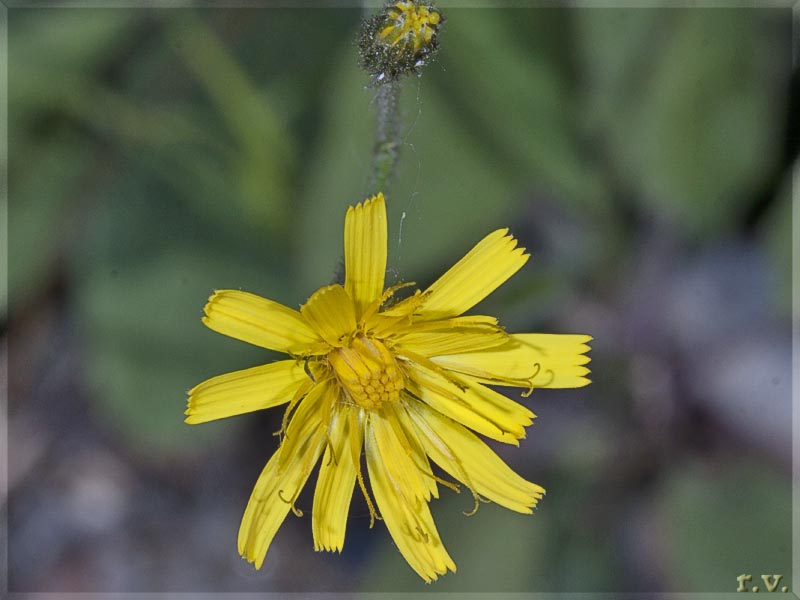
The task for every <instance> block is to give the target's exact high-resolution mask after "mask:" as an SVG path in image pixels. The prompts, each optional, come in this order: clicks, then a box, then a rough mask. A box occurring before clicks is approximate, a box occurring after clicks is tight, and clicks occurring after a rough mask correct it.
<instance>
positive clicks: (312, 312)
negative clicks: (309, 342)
mask: <svg viewBox="0 0 800 600" xmlns="http://www.w3.org/2000/svg"><path fill="white" fill-rule="evenodd" d="M300 312H301V313H302V315H303V316H304V317H305V319H306V321H308V324H309V325H311V327H312V328H314V330H315V331H316V332H317V333H318V334H319V335H320V336H321V337H322V338H323V339H324V340H325V341H326V342H328V343H329V344H330V345H331V346H337V347H341V346H342V345H343V343H344V341H345V340H344V338H346V337H347V336H348V335H349V334H352V333H353V332H354V331H355V328H356V315H355V309H354V307H353V301H352V300H351V299H350V296H348V295H347V293H346V292H345V291H344V288H343V287H342V286H340V285H336V284H335V285H329V286H326V287H324V288H320V289H318V290H317V291H316V292H314V293H313V294H312V295H311V297H310V298H309V299H308V302H306V303H305V304H304V305H303V306H301V307H300Z"/></svg>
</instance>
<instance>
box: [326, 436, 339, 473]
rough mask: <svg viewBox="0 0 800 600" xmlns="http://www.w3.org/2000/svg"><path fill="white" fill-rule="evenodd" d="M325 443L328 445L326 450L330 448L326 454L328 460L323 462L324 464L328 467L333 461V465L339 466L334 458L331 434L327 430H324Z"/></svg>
mask: <svg viewBox="0 0 800 600" xmlns="http://www.w3.org/2000/svg"><path fill="white" fill-rule="evenodd" d="M325 445H326V446H327V447H328V450H330V454H328V462H327V463H325V466H326V467H329V466H330V464H331V461H333V464H334V465H335V466H339V461H338V460H337V458H336V450H335V449H334V447H333V440H331V436H330V434H329V433H328V432H327V431H326V432H325Z"/></svg>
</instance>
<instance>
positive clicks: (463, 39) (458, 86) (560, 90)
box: [432, 8, 603, 206]
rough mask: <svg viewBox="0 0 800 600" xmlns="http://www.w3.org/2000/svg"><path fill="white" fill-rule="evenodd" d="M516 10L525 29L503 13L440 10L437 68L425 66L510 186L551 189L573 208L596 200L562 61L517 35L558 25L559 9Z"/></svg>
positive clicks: (597, 190) (598, 192)
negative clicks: (443, 21)
mask: <svg viewBox="0 0 800 600" xmlns="http://www.w3.org/2000/svg"><path fill="white" fill-rule="evenodd" d="M520 13H521V16H520V17H519V18H518V19H517V21H519V20H522V19H525V20H526V23H528V24H529V27H528V28H527V29H528V30H527V31H525V32H523V31H522V29H523V25H521V24H520V23H519V22H517V23H515V24H514V25H513V27H512V26H511V25H510V24H509V22H508V21H509V19H508V13H507V12H506V11H498V10H494V9H492V10H475V9H468V10H465V9H462V10H458V9H454V10H450V11H448V15H449V17H448V21H447V27H446V31H445V34H444V42H443V44H445V47H444V49H443V50H442V54H441V63H442V66H441V67H438V65H434V66H433V67H432V70H436V69H437V67H438V68H439V69H441V72H439V73H435V75H436V77H437V79H441V80H442V81H443V82H444V83H445V85H446V87H447V88H448V91H449V94H448V96H447V101H451V102H452V103H453V107H452V109H451V110H457V111H458V113H459V114H460V115H461V117H460V120H461V123H462V124H463V125H464V126H465V127H467V129H468V130H469V131H470V133H471V135H473V136H475V139H474V140H473V144H475V145H477V146H478V147H483V148H484V153H485V154H484V161H486V162H492V163H494V164H495V165H496V166H497V167H498V168H500V169H502V171H504V174H505V175H506V176H507V177H509V178H510V179H511V180H512V181H514V180H515V181H516V182H517V183H518V184H519V183H521V184H524V185H530V184H531V182H533V183H534V184H535V185H536V186H537V187H539V188H541V189H553V190H556V191H557V192H558V193H559V195H560V197H561V198H563V199H564V201H566V202H570V203H573V204H574V205H576V206H587V205H588V206H593V205H596V203H597V201H598V200H599V199H600V198H601V197H602V194H603V189H602V185H601V182H600V180H599V177H598V173H596V172H594V170H593V166H592V165H591V163H588V162H587V161H586V159H585V157H584V156H583V155H582V152H581V148H580V145H579V140H578V137H577V130H576V129H575V127H574V125H575V111H576V106H575V102H574V100H573V95H572V91H571V89H570V87H569V86H568V85H567V82H566V81H565V77H564V72H563V65H562V64H559V63H555V62H553V55H552V53H549V52H547V51H546V50H545V48H544V47H540V48H536V49H531V48H530V47H529V46H530V44H523V43H522V42H521V41H520V40H519V39H518V35H519V37H521V38H522V39H523V40H524V39H525V37H523V35H524V36H527V37H530V36H531V35H534V34H535V29H534V28H547V27H548V26H551V27H553V28H555V27H562V28H563V22H562V21H563V13H562V12H561V11H558V10H551V9H549V8H548V9H542V10H529V11H520ZM564 33H565V35H566V31H565V32H564ZM515 34H518V35H515ZM560 43H561V47H560V50H561V52H562V53H563V43H564V42H563V39H562V40H561V42H560Z"/></svg>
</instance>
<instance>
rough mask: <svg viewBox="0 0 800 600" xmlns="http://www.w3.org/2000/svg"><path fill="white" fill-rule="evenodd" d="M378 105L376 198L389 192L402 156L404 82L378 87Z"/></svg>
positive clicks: (374, 157)
mask: <svg viewBox="0 0 800 600" xmlns="http://www.w3.org/2000/svg"><path fill="white" fill-rule="evenodd" d="M375 103H376V105H377V117H378V125H377V128H376V132H375V145H374V146H373V149H372V170H371V175H370V182H369V187H370V190H371V194H373V195H374V194H377V193H378V192H384V191H386V186H387V185H388V184H389V180H390V179H391V178H392V175H393V174H394V170H395V165H396V164H397V158H398V156H399V154H400V146H401V144H402V142H401V140H400V81H399V80H398V79H393V80H390V81H386V82H384V83H382V84H380V85H378V89H377V91H376V93H375Z"/></svg>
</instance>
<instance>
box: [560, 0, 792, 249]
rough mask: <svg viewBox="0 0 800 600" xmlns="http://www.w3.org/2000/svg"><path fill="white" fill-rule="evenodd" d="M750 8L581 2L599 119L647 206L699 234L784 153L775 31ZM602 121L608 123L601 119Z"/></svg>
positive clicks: (736, 210)
mask: <svg viewBox="0 0 800 600" xmlns="http://www.w3.org/2000/svg"><path fill="white" fill-rule="evenodd" d="M765 14H767V13H763V12H761V13H754V12H753V11H750V10H746V9H695V8H692V9H648V10H638V9H607V10H606V9H603V10H585V11H578V12H577V13H576V17H577V20H578V23H579V31H580V32H581V33H582V34H583V35H582V36H581V38H580V39H581V40H582V41H583V51H582V57H583V61H584V64H585V66H586V69H587V71H588V73H587V76H588V80H589V82H590V94H589V101H588V103H587V105H586V112H587V119H586V120H587V121H588V122H590V123H593V124H594V126H596V127H599V128H600V129H599V135H600V136H602V138H601V139H603V142H604V143H607V144H608V145H609V150H610V151H611V157H612V158H613V160H614V161H615V162H616V168H617V169H619V171H620V173H621V174H622V175H623V177H624V178H625V180H626V182H627V183H628V185H630V186H631V187H632V188H633V189H635V190H637V194H636V197H637V199H639V201H641V202H643V203H644V205H645V207H646V208H648V209H649V210H652V211H655V212H656V213H659V214H662V215H665V216H666V217H668V218H669V219H672V220H675V221H677V222H678V223H680V224H681V225H682V226H684V227H686V229H687V230H688V231H689V232H693V233H695V234H703V233H709V232H712V231H715V230H719V229H720V228H723V229H724V228H725V227H727V226H729V225H730V224H731V223H733V222H735V221H736V219H737V218H740V217H741V216H742V211H743V210H744V206H745V203H746V202H747V201H748V199H749V198H750V196H751V194H752V193H753V191H754V190H755V189H756V188H757V186H758V185H759V184H760V183H761V181H762V178H763V176H764V175H763V174H764V173H765V172H766V171H767V170H768V169H769V167H770V166H771V165H773V164H774V161H775V160H776V158H777V148H776V146H775V144H774V140H775V136H776V134H777V131H778V128H779V127H780V125H781V123H780V120H779V113H777V112H776V111H775V110H774V107H775V105H776V102H777V100H778V98H779V97H780V94H781V88H780V85H782V82H781V80H780V78H779V77H775V76H774V72H775V68H774V66H773V63H774V60H775V56H774V55H773V54H772V53H770V52H769V43H767V42H768V40H769V39H770V37H769V36H771V35H774V34H776V33H777V32H778V30H776V29H775V25H776V24H775V23H774V22H772V21H770V20H769V19H768V18H766V17H764V15H765ZM601 123H602V124H601Z"/></svg>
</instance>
